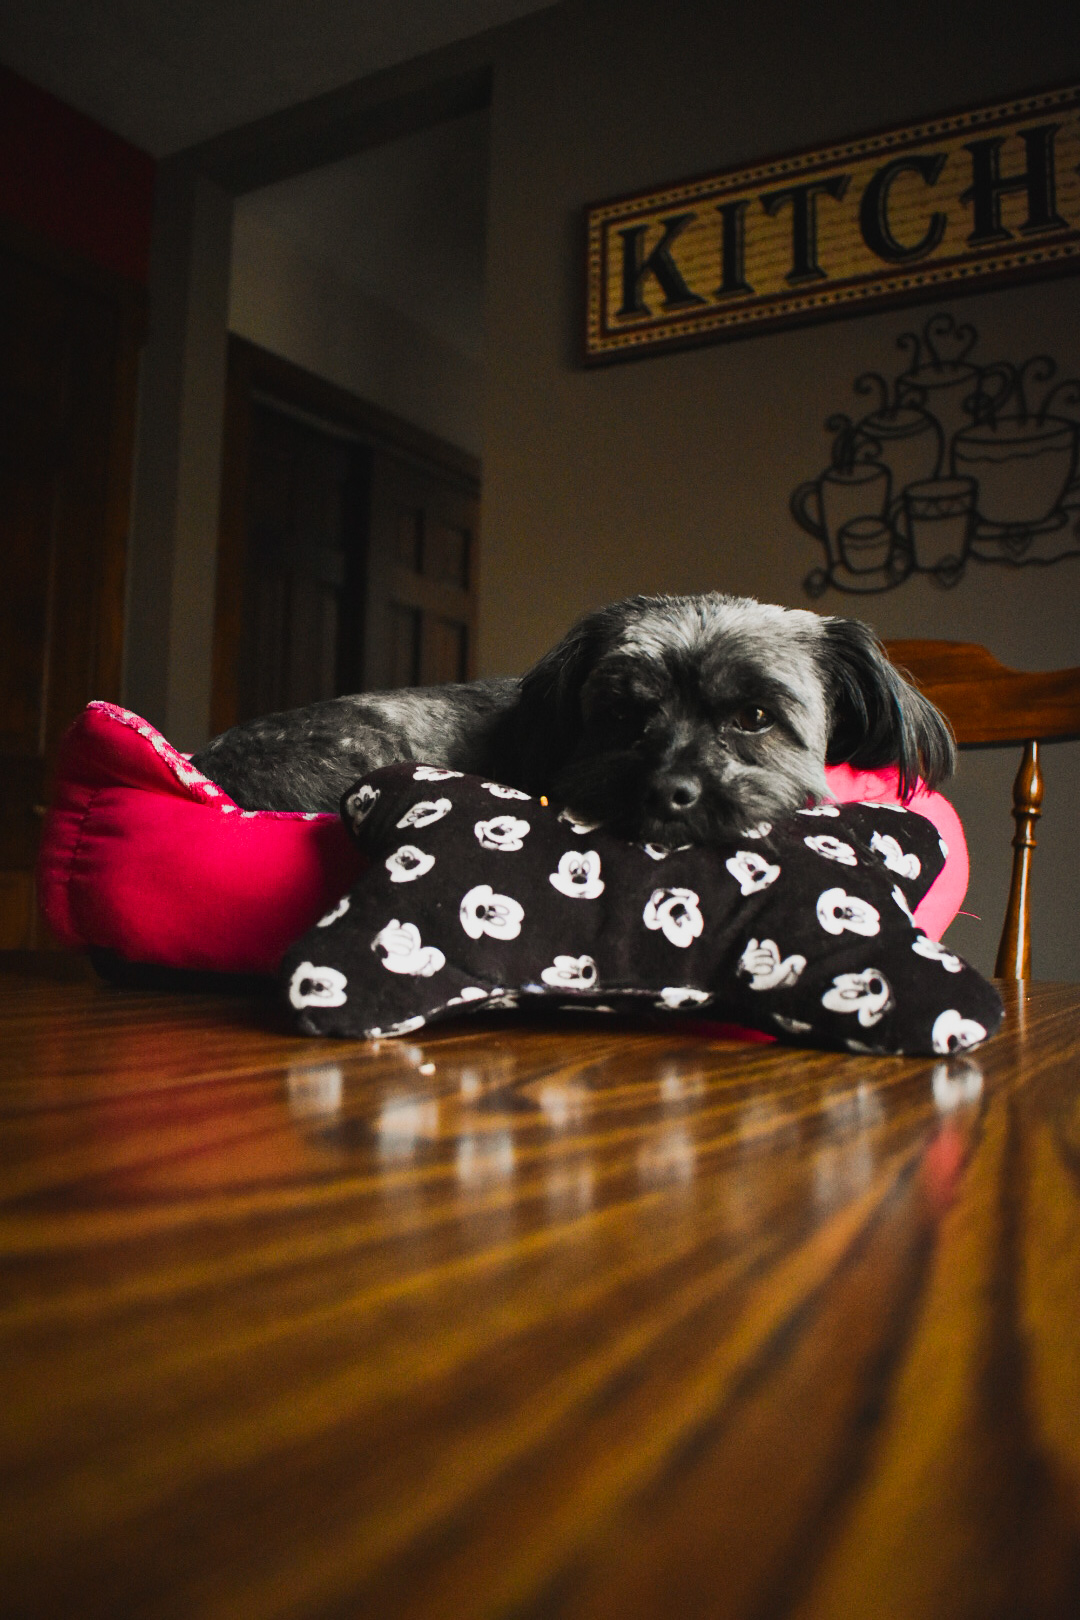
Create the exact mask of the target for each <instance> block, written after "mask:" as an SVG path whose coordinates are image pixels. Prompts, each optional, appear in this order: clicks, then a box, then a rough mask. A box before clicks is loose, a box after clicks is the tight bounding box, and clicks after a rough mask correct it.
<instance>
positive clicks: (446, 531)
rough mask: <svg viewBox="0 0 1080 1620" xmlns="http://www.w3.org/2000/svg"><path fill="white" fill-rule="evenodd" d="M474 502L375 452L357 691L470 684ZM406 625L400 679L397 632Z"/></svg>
mask: <svg viewBox="0 0 1080 1620" xmlns="http://www.w3.org/2000/svg"><path fill="white" fill-rule="evenodd" d="M479 511H480V502H479V497H478V494H477V492H476V490H475V489H470V488H469V487H468V485H467V484H465V483H463V481H461V480H459V479H457V478H454V477H451V476H448V475H447V474H446V473H444V472H442V471H440V470H438V469H433V468H427V467H423V466H420V465H417V463H416V462H414V461H412V460H411V459H407V458H405V457H402V456H395V455H393V454H392V453H391V452H389V451H387V450H382V449H377V450H376V451H375V452H374V457H373V461H372V473H371V518H370V528H369V533H368V554H369V564H368V579H369V601H368V613H367V621H366V627H365V630H366V633H365V662H364V686H365V687H367V688H368V689H369V690H371V689H378V688H379V687H382V686H396V685H421V686H427V685H431V684H433V683H436V682H439V681H463V680H468V679H470V677H471V675H472V673H473V671H474V669H475V658H476V650H475V639H476V588H475V574H476V552H477V544H478V527H479ZM405 624H408V625H409V626H411V630H410V632H409V634H410V635H411V638H412V643H411V644H412V648H413V656H412V661H411V664H408V668H409V669H410V670H411V672H412V673H411V676H410V678H409V679H408V680H403V679H402V678H401V677H402V675H403V673H404V670H405V668H406V665H407V660H406V659H405V658H404V657H403V656H402V635H403V630H402V627H403V626H404V625H405Z"/></svg>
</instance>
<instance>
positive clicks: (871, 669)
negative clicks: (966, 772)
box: [822, 618, 956, 799]
mask: <svg viewBox="0 0 1080 1620" xmlns="http://www.w3.org/2000/svg"><path fill="white" fill-rule="evenodd" d="M823 623H824V631H825V635H824V641H823V644H822V659H823V668H822V673H823V675H824V678H825V683H826V688H827V690H828V694H829V703H830V726H829V746H828V753H827V756H826V758H827V762H828V763H829V764H830V765H838V764H848V765H853V766H855V767H856V768H857V769H861V770H877V769H879V768H880V767H881V766H883V765H897V766H899V770H900V797H901V798H902V799H907V798H910V796H911V794H912V793H913V792H914V790H915V786H916V784H917V782H918V780H919V778H920V777H921V778H922V780H923V781H924V782H925V783H926V785H927V787H929V788H933V787H936V786H937V784H938V783H939V782H941V781H942V780H943V779H944V778H945V777H946V776H948V775H950V773H951V772H952V770H953V768H954V767H955V764H956V745H955V743H954V741H953V735H952V731H951V730H950V728H949V723H948V721H947V720H946V719H945V716H944V715H943V714H942V713H941V711H940V710H939V709H936V708H935V707H934V705H933V704H932V703H931V702H930V701H929V699H928V698H925V697H923V695H922V693H921V692H919V691H917V690H916V688H915V687H914V686H912V684H911V682H910V681H907V680H905V679H904V677H903V675H902V674H901V673H900V671H899V670H898V669H897V668H896V666H895V664H892V663H890V661H889V659H888V657H887V655H886V653H885V649H884V648H883V647H882V645H881V643H880V641H879V640H878V638H877V637H876V636H875V634H874V632H873V631H872V630H871V629H870V627H869V625H865V624H862V623H861V622H860V621H859V620H858V619H839V618H827V619H825V620H824V621H823Z"/></svg>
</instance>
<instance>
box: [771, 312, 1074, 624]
mask: <svg viewBox="0 0 1080 1620" xmlns="http://www.w3.org/2000/svg"><path fill="white" fill-rule="evenodd" d="M977 344H978V333H977V332H976V330H975V328H974V327H973V326H971V325H970V324H966V323H965V324H963V325H960V324H958V323H957V322H956V321H955V320H954V318H953V317H952V316H951V315H949V314H946V313H944V312H942V313H939V314H936V315H933V316H931V317H930V319H929V320H928V321H927V322H926V325H925V326H924V327H923V330H922V332H921V334H920V333H917V332H904V333H903V334H901V336H900V337H899V338H898V339H897V347H898V348H899V349H900V350H901V352H902V353H903V354H904V356H905V358H906V362H907V363H906V365H905V367H904V369H903V370H902V371H900V372H899V373H898V374H897V375H896V377H895V378H893V379H892V381H891V382H890V381H888V380H887V379H886V378H885V377H883V376H882V375H881V373H880V372H876V371H867V372H863V373H862V375H861V376H859V377H857V378H856V380H855V383H854V389H855V392H856V394H859V395H861V396H863V398H866V399H869V400H870V402H871V404H870V409H869V410H867V411H865V412H864V414H863V415H862V416H849V415H847V414H844V413H840V412H836V413H833V414H832V415H831V416H829V417H828V418H827V419H826V423H825V426H826V429H827V431H828V432H830V433H831V434H832V435H833V439H832V451H831V458H830V463H829V465H828V466H827V467H825V468H824V469H823V471H822V472H820V473H819V474H818V476H817V477H816V478H811V479H807V481H806V482H805V483H802V484H800V485H799V486H798V488H797V489H795V490H794V491H793V492H792V495H791V499H790V502H789V506H790V510H791V515H792V517H793V518H794V520H795V522H796V523H797V524H798V525H799V527H800V528H801V529H803V530H804V531H805V533H807V534H809V535H811V536H812V537H813V539H815V540H816V541H817V542H818V543H819V544H820V545H821V547H822V549H823V551H824V554H825V561H824V565H823V566H821V567H817V568H814V569H812V570H811V572H810V573H809V574H808V575H807V576H806V579H805V580H804V581H803V588H804V590H805V591H806V593H807V595H808V596H811V597H818V596H821V595H823V594H824V592H825V591H827V590H828V589H830V587H831V588H832V589H833V590H838V591H846V592H850V593H855V594H873V593H875V592H880V591H891V590H895V589H896V587H897V586H898V585H902V584H903V582H904V580H905V579H907V578H908V577H909V576H910V575H912V574H924V575H926V576H928V577H929V578H930V579H931V580H933V582H934V583H935V584H937V585H940V586H941V587H942V588H944V589H949V588H951V587H953V586H955V585H958V584H959V582H960V580H961V579H962V578H963V576H964V573H965V571H966V569H967V567H968V565H969V564H971V563H999V564H1004V565H1007V566H1010V567H1014V568H1016V567H1024V566H1030V565H1039V566H1043V567H1045V566H1047V565H1048V564H1050V563H1055V562H1060V561H1062V560H1064V559H1065V558H1067V557H1077V556H1080V476H1078V462H1080V380H1077V379H1073V378H1067V379H1064V380H1060V381H1056V380H1055V379H1056V376H1057V365H1056V362H1055V361H1054V360H1053V359H1052V358H1051V357H1050V356H1049V355H1045V354H1043V355H1035V356H1033V357H1032V358H1031V359H1030V360H1027V361H1025V362H1024V363H1023V364H1022V365H1019V366H1014V365H1012V364H1011V363H1010V362H1008V361H994V362H992V363H985V364H984V363H980V362H979V360H978V358H977V356H976V355H975V350H976V347H977ZM1037 394H1038V395H1039V396H1040V397H1038V398H1037V397H1036V395H1037Z"/></svg>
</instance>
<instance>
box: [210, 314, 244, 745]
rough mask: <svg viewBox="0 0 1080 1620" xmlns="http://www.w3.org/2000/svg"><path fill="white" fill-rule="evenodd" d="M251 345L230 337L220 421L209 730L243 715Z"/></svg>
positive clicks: (215, 731)
mask: <svg viewBox="0 0 1080 1620" xmlns="http://www.w3.org/2000/svg"><path fill="white" fill-rule="evenodd" d="M250 348H251V345H250V344H243V343H241V342H240V340H239V339H238V338H232V337H230V339H229V353H228V364H227V369H226V376H225V417H224V422H223V425H222V451H221V505H220V509H219V517H218V553H217V575H216V579H215V585H214V642H213V653H212V660H211V680H210V732H211V735H212V736H216V735H217V734H218V733H219V732H221V731H227V730H228V729H229V727H230V726H234V725H235V724H236V720H237V715H238V713H239V696H238V690H237V655H238V654H237V649H238V648H239V646H240V640H241V634H242V628H243V616H244V558H245V551H246V544H247V490H248V460H249V455H250V449H251V364H250V353H249V351H250Z"/></svg>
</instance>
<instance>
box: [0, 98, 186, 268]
mask: <svg viewBox="0 0 1080 1620" xmlns="http://www.w3.org/2000/svg"><path fill="white" fill-rule="evenodd" d="M154 170H155V164H154V160H153V158H151V157H149V156H147V154H146V153H145V152H140V151H139V149H138V147H135V146H130V145H129V144H128V142H127V141H124V140H121V138H120V136H119V135H114V134H113V133H112V132H111V131H110V130H107V129H104V128H103V127H102V126H101V125H100V124H95V123H94V122H93V120H92V119H90V118H86V117H84V115H83V114H82V113H80V112H76V111H75V109H74V108H73V107H69V106H67V105H66V104H65V103H64V102H62V101H57V100H56V98H55V96H50V95H49V94H48V93H47V92H46V91H44V90H39V89H38V88H37V87H36V85H32V84H29V83H28V82H27V80H25V79H21V78H20V77H19V76H18V74H16V73H12V72H11V71H10V70H9V69H8V68H5V67H2V66H0V216H3V217H5V218H7V219H11V220H15V221H16V222H17V223H18V224H20V225H24V226H26V228H27V229H28V230H31V231H34V232H36V233H37V234H38V235H39V236H45V237H48V238H49V240H50V241H52V242H55V243H58V244H59V245H60V246H61V247H64V248H68V249H70V250H71V251H72V252H75V253H81V254H82V255H83V256H84V257H85V258H88V259H92V260H94V262H95V263H97V264H100V265H102V266H104V268H105V269H107V270H114V271H116V272H117V273H118V274H120V275H122V276H125V277H127V279H128V280H129V281H135V282H139V283H145V281H146V278H147V272H148V267H149V260H150V218H151V208H152V202H153V192H154Z"/></svg>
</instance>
